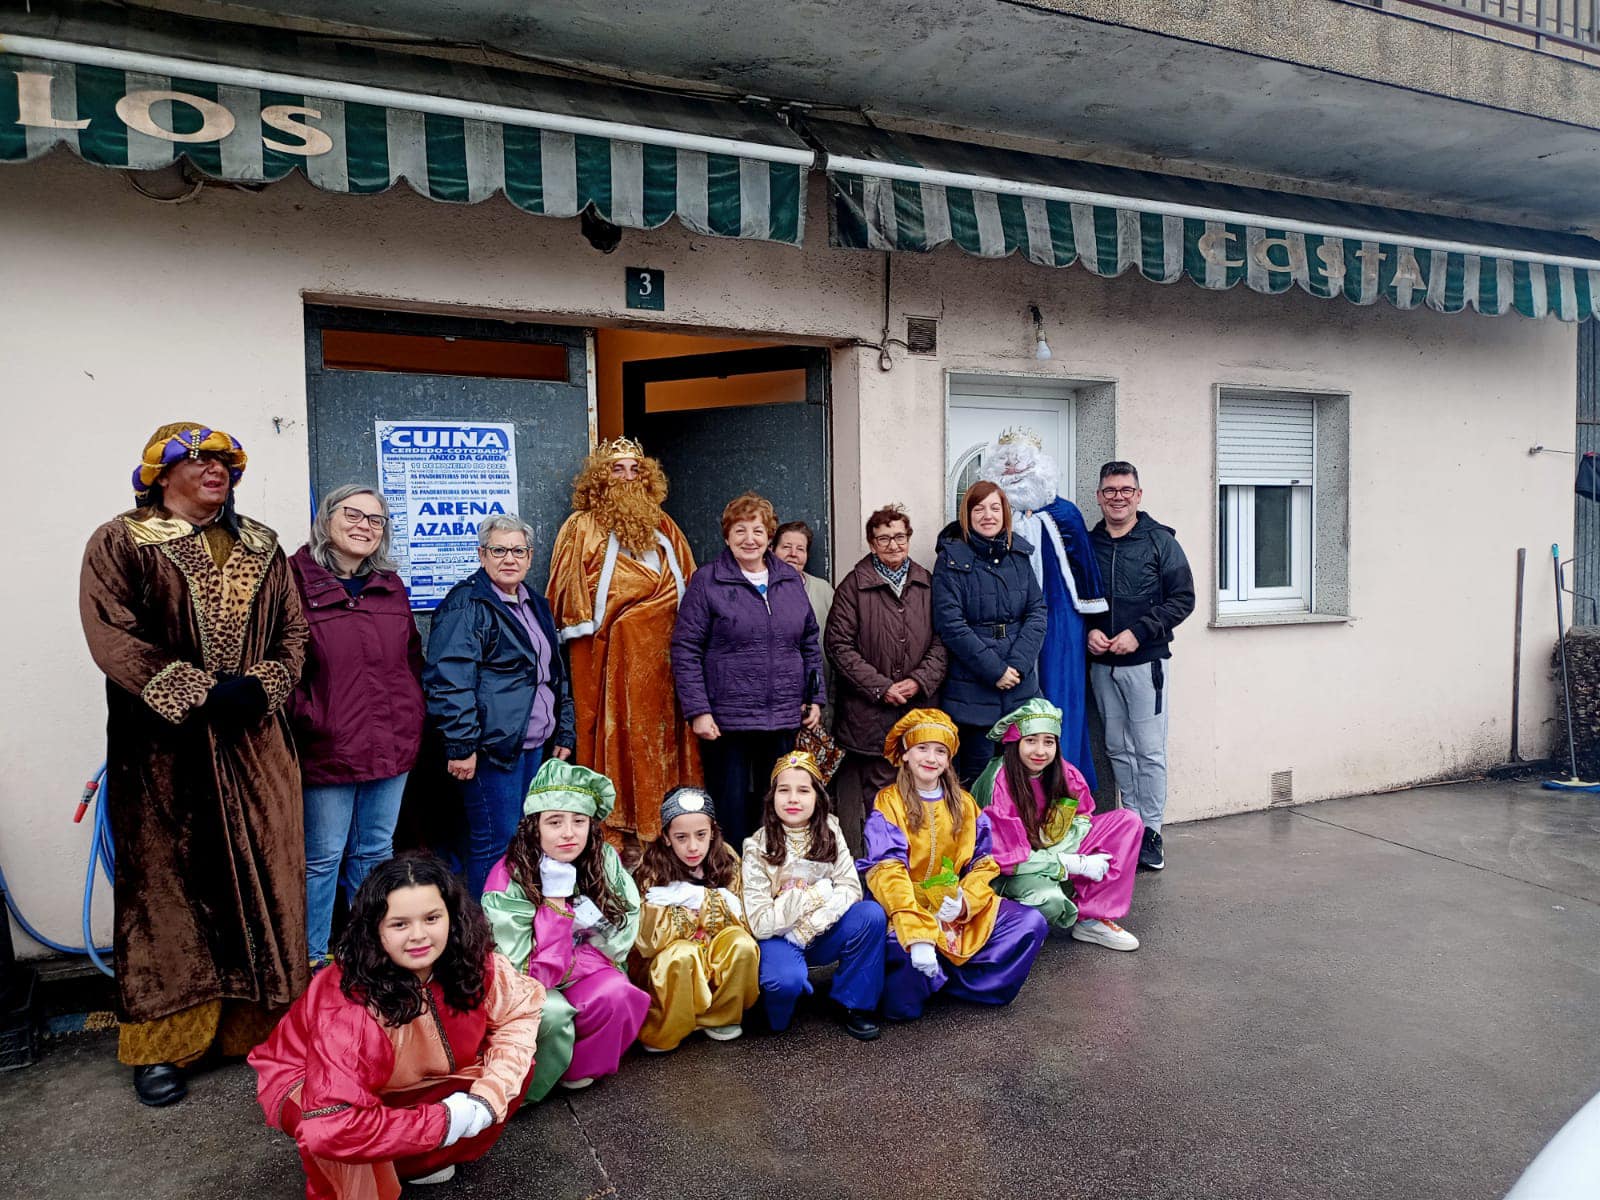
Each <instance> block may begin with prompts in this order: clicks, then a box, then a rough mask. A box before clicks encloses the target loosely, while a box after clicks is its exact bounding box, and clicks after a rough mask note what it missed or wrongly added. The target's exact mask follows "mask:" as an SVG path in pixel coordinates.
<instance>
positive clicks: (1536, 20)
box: [1377, 0, 1600, 50]
mask: <svg viewBox="0 0 1600 1200" xmlns="http://www.w3.org/2000/svg"><path fill="white" fill-rule="evenodd" d="M1377 7H1379V8H1387V9H1389V10H1390V11H1391V12H1402V11H1404V10H1405V9H1407V8H1431V9H1433V10H1435V11H1436V12H1442V13H1450V14H1451V15H1453V16H1461V17H1467V18H1469V19H1471V20H1474V21H1481V22H1483V23H1485V24H1488V25H1494V26H1498V27H1499V28H1501V29H1510V30H1516V31H1517V32H1520V33H1528V34H1532V35H1533V36H1534V37H1535V38H1537V39H1540V40H1543V39H1548V40H1550V41H1553V42H1560V43H1562V44H1564V45H1568V46H1577V47H1579V48H1581V49H1585V50H1596V49H1600V0H1378V4H1377Z"/></svg>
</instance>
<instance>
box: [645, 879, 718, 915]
mask: <svg viewBox="0 0 1600 1200" xmlns="http://www.w3.org/2000/svg"><path fill="white" fill-rule="evenodd" d="M705 898H706V890H705V888H703V887H699V886H697V885H696V884H692V883H688V882H686V881H684V880H682V879H680V880H678V882H677V883H669V884H666V885H665V886H662V887H653V888H651V889H650V890H649V891H647V892H645V894H644V899H645V903H646V904H655V905H659V906H660V907H662V908H678V907H682V908H687V909H691V910H693V911H696V912H698V911H699V909H700V905H701V904H703V903H704V902H705Z"/></svg>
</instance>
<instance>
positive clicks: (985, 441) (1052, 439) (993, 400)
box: [944, 375, 1077, 521]
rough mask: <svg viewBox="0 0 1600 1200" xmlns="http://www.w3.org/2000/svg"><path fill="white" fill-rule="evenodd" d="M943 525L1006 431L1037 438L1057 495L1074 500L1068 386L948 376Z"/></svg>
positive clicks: (1070, 406)
mask: <svg viewBox="0 0 1600 1200" xmlns="http://www.w3.org/2000/svg"><path fill="white" fill-rule="evenodd" d="M945 420H946V437H945V464H944V465H945V519H946V520H947V521H953V520H955V518H956V507H957V505H959V504H960V502H961V496H962V493H964V492H965V491H966V490H967V488H969V487H971V486H972V484H973V483H975V482H976V481H977V478H978V473H979V471H981V470H982V469H983V455H984V451H986V450H987V449H988V448H989V446H990V445H991V444H992V443H993V442H994V440H995V439H996V438H997V437H999V436H1000V434H1001V432H1002V431H1003V430H1006V429H1011V428H1014V427H1020V428H1023V429H1029V430H1032V431H1033V432H1034V433H1036V434H1038V435H1039V441H1040V442H1041V443H1042V444H1043V446H1044V452H1045V453H1046V454H1048V455H1049V456H1050V457H1051V458H1053V459H1055V462H1056V466H1057V467H1058V468H1059V469H1060V471H1061V482H1060V484H1059V485H1058V486H1057V489H1056V492H1057V494H1058V495H1061V496H1066V497H1068V498H1069V499H1070V498H1071V497H1072V496H1075V495H1076V494H1077V490H1076V483H1077V481H1076V479H1075V478H1074V471H1073V455H1074V447H1073V437H1072V431H1073V411H1072V387H1071V385H1070V384H1065V383H1058V382H1054V381H1049V380H1037V379H1017V378H1007V377H1005V376H996V375H987V376H981V375H952V376H950V390H949V400H948V405H947V408H946V416H945Z"/></svg>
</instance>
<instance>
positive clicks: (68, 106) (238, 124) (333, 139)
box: [0, 15, 815, 245]
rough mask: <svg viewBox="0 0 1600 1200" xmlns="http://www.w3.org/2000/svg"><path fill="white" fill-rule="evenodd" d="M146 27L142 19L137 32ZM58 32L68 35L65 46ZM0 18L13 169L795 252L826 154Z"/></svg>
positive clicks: (738, 123)
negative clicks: (288, 187)
mask: <svg viewBox="0 0 1600 1200" xmlns="http://www.w3.org/2000/svg"><path fill="white" fill-rule="evenodd" d="M134 19H137V18H134ZM62 26H66V27H65V28H63V27H62ZM45 32H46V33H48V34H49V36H40V32H39V26H38V24H37V22H36V23H35V24H34V26H33V27H32V28H31V29H30V27H29V25H28V24H27V19H26V18H25V17H24V16H21V15H18V16H16V17H3V18H0V162H27V161H30V160H32V159H36V158H38V157H40V156H41V155H44V154H47V153H49V152H50V151H51V150H53V149H55V148H56V147H58V146H62V145H65V146H69V147H70V148H71V149H72V150H73V151H74V152H76V153H77V154H78V155H79V156H80V157H81V158H83V159H84V160H85V161H87V162H91V163H96V164H99V165H101V166H107V167H120V168H125V169H131V170H147V169H153V168H159V167H163V166H167V165H169V164H171V163H173V162H175V161H178V160H180V159H182V160H186V161H187V162H189V163H190V164H192V165H193V167H194V168H195V169H197V170H198V171H200V172H203V173H204V174H205V175H207V176H210V177H211V178H214V179H220V180H227V181H231V182H236V183H270V182H272V181H274V180H278V179H282V178H283V177H284V176H286V175H288V174H289V173H290V172H292V171H300V172H302V173H304V175H305V176H306V178H307V179H309V180H310V181H311V182H312V183H313V184H315V185H316V186H317V187H319V188H323V189H324V190H327V191H332V192H350V193H373V192H382V191H386V190H387V189H389V188H391V187H393V186H394V185H395V184H397V183H399V182H401V181H402V180H404V181H405V182H406V183H407V184H408V185H410V187H411V188H413V189H414V190H415V191H417V192H419V193H421V194H422V195H424V196H427V197H428V198H430V199H433V200H445V201H452V202H457V203H467V204H471V203H476V202H478V201H480V200H485V199H487V198H489V197H490V196H493V195H495V194H496V193H503V194H504V195H505V196H506V198H507V199H508V200H510V201H511V203H513V204H515V205H516V206H517V207H518V208H521V209H523V210H525V211H527V212H531V213H539V214H542V215H545V216H554V217H571V216H575V215H577V214H579V213H581V212H583V211H584V210H585V209H593V210H594V212H596V213H597V214H598V215H599V216H601V217H604V218H605V219H606V220H608V221H610V222H612V223H613V224H615V225H620V226H625V227H629V228H634V229H650V228H654V227H655V226H658V225H661V224H662V223H664V222H666V221H667V220H669V219H671V218H672V217H677V218H678V220H679V221H681V222H682V223H683V224H684V225H686V226H687V227H688V228H690V229H692V230H694V231H695V232H696V233H704V234H714V235H717V236H721V237H740V238H759V239H765V240H769V241H776V242H787V243H790V244H793V245H797V244H799V241H800V237H801V234H802V231H803V229H804V223H805V222H804V203H805V178H806V172H807V170H808V169H809V168H810V166H811V164H812V162H813V160H814V157H815V156H814V154H813V153H812V151H811V150H810V149H809V148H807V147H806V145H805V143H804V142H802V141H801V140H800V139H799V138H798V137H797V136H796V135H795V134H794V133H793V131H791V130H790V129H789V128H788V127H787V126H786V125H785V124H784V123H783V122H782V121H781V120H780V119H779V118H778V117H777V116H776V115H775V114H773V113H771V112H768V111H766V110H765V109H763V108H759V107H756V106H753V105H742V104H736V103H733V102H731V101H720V100H705V99H699V98H694V97H684V96H677V95H669V94H666V93H658V92H652V91H647V90H644V89H639V88H630V87H622V86H617V87H612V86H602V85H595V84H590V83H587V82H583V81H575V80H567V79H558V78H554V77H551V76H541V75H531V74H527V73H523V72H520V71H508V70H502V69H496V68H492V67H487V66H481V65H473V64H468V63H461V62H447V61H443V60H439V59H424V58H420V57H416V56H409V57H408V56H399V55H389V54H385V53H380V52H375V51H352V50H350V49H349V48H348V47H344V48H341V47H339V46H336V45H330V44H329V43H328V42H326V41H324V40H319V39H311V38H305V39H300V38H295V37H293V36H290V35H283V34H278V33H269V32H265V31H259V30H246V29H243V28H242V27H228V28H226V29H223V27H220V26H205V27H203V28H196V27H194V26H177V27H174V26H173V25H172V24H171V23H170V22H163V23H161V24H159V25H151V26H145V27H141V26H134V25H128V24H121V25H117V26H106V25H101V24H97V23H90V22H86V21H83V20H77V21H58V22H57V23H56V24H55V25H54V26H52V27H50V28H48V29H47V30H45Z"/></svg>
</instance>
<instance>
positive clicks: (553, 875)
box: [539, 855, 578, 900]
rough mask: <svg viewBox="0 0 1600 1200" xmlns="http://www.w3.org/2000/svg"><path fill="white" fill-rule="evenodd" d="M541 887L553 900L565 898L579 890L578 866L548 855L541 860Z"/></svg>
mask: <svg viewBox="0 0 1600 1200" xmlns="http://www.w3.org/2000/svg"><path fill="white" fill-rule="evenodd" d="M539 889H540V891H542V892H544V894H545V895H546V896H547V897H549V898H550V899H552V900H564V899H566V898H567V897H568V896H570V895H572V893H573V892H575V891H577V890H578V868H577V867H575V866H573V865H572V864H571V863H564V862H557V861H556V860H555V859H553V858H551V857H549V856H548V855H546V856H545V857H543V858H541V859H540V860H539Z"/></svg>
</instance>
